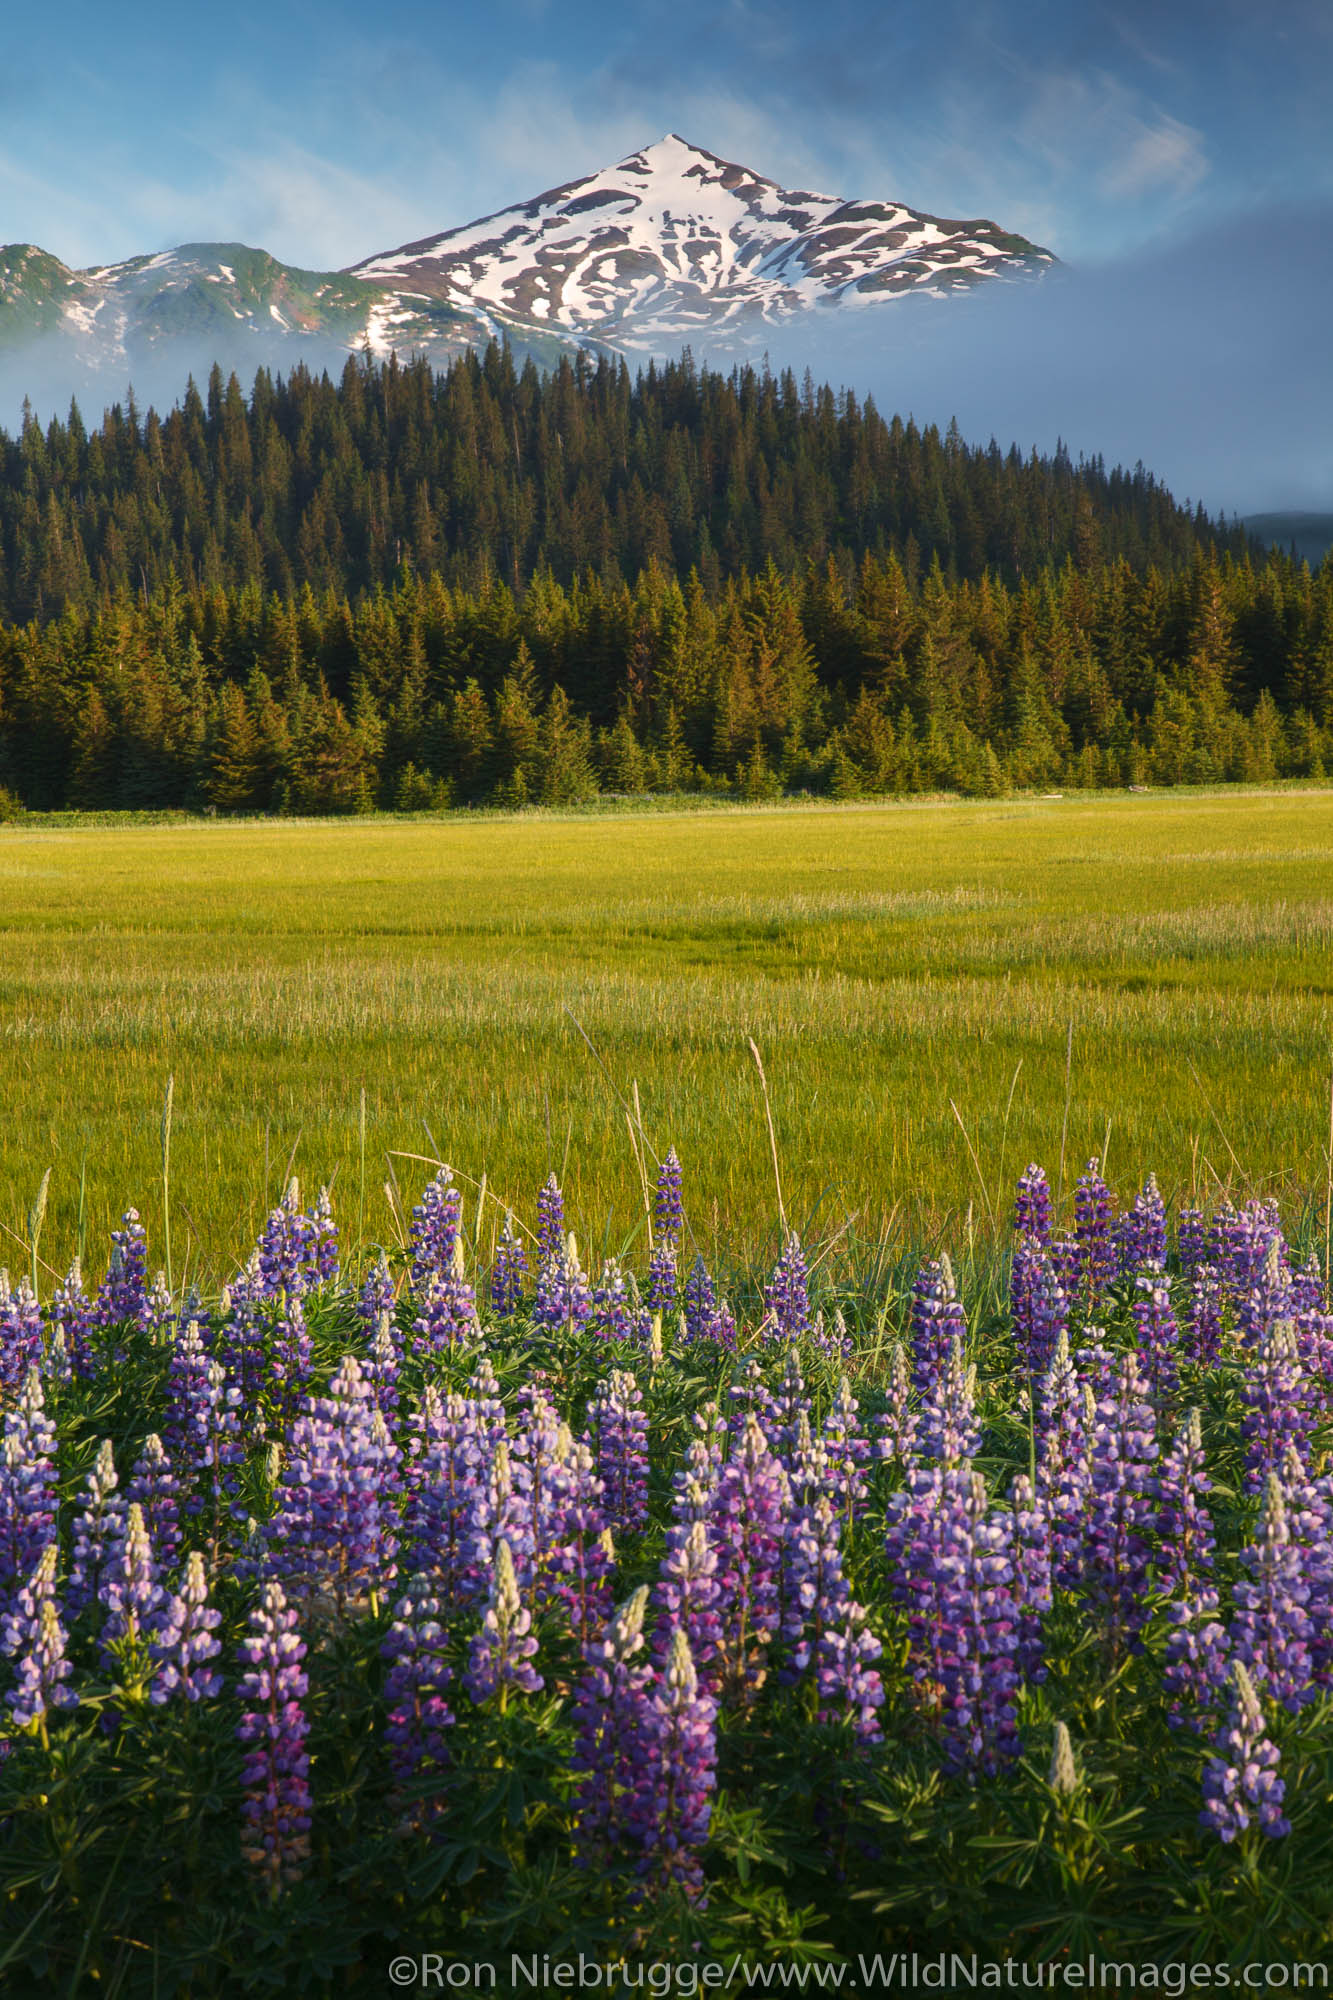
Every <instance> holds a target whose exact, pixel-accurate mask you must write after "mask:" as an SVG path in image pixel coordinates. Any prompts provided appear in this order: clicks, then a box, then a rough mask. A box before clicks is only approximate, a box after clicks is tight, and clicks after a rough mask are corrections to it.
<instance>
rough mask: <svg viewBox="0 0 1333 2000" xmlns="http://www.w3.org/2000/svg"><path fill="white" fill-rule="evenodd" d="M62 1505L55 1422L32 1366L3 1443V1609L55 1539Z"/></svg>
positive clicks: (0, 1524) (0, 1581)
mask: <svg viewBox="0 0 1333 2000" xmlns="http://www.w3.org/2000/svg"><path fill="white" fill-rule="evenodd" d="M56 1506H57V1498H56V1431H55V1425H54V1424H53V1423H52V1422H51V1419H50V1418H49V1417H48V1416H47V1414H46V1402H45V1394H44V1391H43V1388H42V1382H41V1377H40V1376H39V1375H38V1373H37V1370H36V1369H35V1368H30V1369H29V1370H28V1376H27V1380H26V1381H25V1382H24V1385H23V1389H22V1392H21V1393H20V1396H19V1399H18V1402H17V1403H16V1404H15V1406H14V1408H13V1409H12V1410H9V1411H7V1412H6V1413H5V1418H4V1437H3V1441H0V1612H3V1611H4V1610H5V1609H6V1608H7V1607H8V1605H9V1603H10V1601H11V1599H12V1597H13V1595H14V1592H15V1591H16V1590H17V1589H18V1588H19V1587H20V1585H21V1584H22V1583H23V1580H24V1578H25V1577H27V1576H28V1575H29V1574H30V1573H31V1571H32V1569H33V1567H34V1565H35V1564H36V1563H37V1561H38V1559H39V1558H40V1556H41V1553H42V1550H43V1549H44V1548H45V1547H46V1545H47V1543H48V1542H49V1541H50V1540H52V1538H53V1537H54V1535H55V1531H56Z"/></svg>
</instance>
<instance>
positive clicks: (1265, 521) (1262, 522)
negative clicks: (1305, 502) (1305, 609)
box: [1242, 513, 1333, 568]
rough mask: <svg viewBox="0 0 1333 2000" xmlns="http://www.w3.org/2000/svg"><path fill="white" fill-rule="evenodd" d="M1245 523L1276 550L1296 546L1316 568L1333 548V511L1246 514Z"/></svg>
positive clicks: (1298, 553)
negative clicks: (1331, 512)
mask: <svg viewBox="0 0 1333 2000" xmlns="http://www.w3.org/2000/svg"><path fill="white" fill-rule="evenodd" d="M1242 519H1243V522H1244V525H1245V527H1246V528H1248V529H1249V531H1250V533H1251V534H1252V535H1257V536H1258V538H1259V540H1260V541H1261V542H1265V543H1266V544H1267V545H1268V547H1269V548H1273V549H1294V550H1295V552H1296V554H1297V555H1298V556H1301V557H1303V558H1304V560H1305V561H1306V562H1308V563H1309V564H1310V566H1311V568H1313V567H1314V566H1315V564H1317V563H1321V562H1322V561H1323V560H1324V558H1325V556H1326V555H1327V554H1328V553H1329V551H1330V549H1333V514H1310V513H1289V514H1246V515H1244V516H1243V517H1242Z"/></svg>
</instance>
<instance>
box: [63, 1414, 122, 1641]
mask: <svg viewBox="0 0 1333 2000" xmlns="http://www.w3.org/2000/svg"><path fill="white" fill-rule="evenodd" d="M119 1483H120V1482H119V1479H118V1478H117V1475H116V1461H115V1457H114V1454H113V1453H112V1449H111V1440H110V1438H103V1440H102V1442H101V1444H100V1446H99V1447H98V1452H97V1458H96V1460H95V1462H94V1464H93V1468H92V1470H91V1472H90V1473H89V1474H88V1477H87V1479H86V1481H85V1482H84V1489H83V1494H82V1496H81V1498H80V1500H79V1503H78V1505H77V1506H76V1508H75V1511H74V1560H73V1562H72V1564H71V1566H70V1575H69V1587H68V1590H67V1592H66V1601H67V1603H68V1605H69V1611H70V1616H71V1617H77V1616H78V1614H79V1612H80V1611H82V1610H83V1609H84V1607H85V1606H86V1605H88V1604H91V1603H92V1602H93V1601H94V1600H95V1599H99V1598H100V1597H101V1594H102V1578H103V1573H104V1572H105V1571H106V1570H107V1568H108V1567H109V1565H110V1564H111V1563H112V1562H113V1561H114V1559H115V1552H116V1548H117V1546H118V1544H119V1542H120V1540H121V1537H122V1535H123V1533H124V1523H125V1501H124V1499H123V1497H122V1496H121V1495H120V1494H119V1493H117V1491H116V1488H117V1486H118V1485H119Z"/></svg>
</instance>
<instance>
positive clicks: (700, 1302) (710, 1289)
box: [682, 1257, 717, 1340]
mask: <svg viewBox="0 0 1333 2000" xmlns="http://www.w3.org/2000/svg"><path fill="white" fill-rule="evenodd" d="M682 1303H683V1305H684V1309H685V1328H686V1332H687V1333H688V1335H689V1337H690V1339H691V1340H701V1339H702V1338H703V1330H704V1327H705V1325H706V1324H707V1322H708V1320H709V1319H710V1318H711V1316H712V1314H713V1313H714V1311H715V1310H716V1307H717V1291H716V1289H715V1288H714V1285H713V1280H712V1279H711V1278H710V1277H709V1275H708V1266H707V1265H706V1264H705V1263H704V1260H703V1258H702V1257H696V1258H695V1260H694V1263H693V1266H692V1267H691V1270H690V1275H689V1277H688V1278H687V1279H686V1280H685V1289H684V1292H683V1293H682Z"/></svg>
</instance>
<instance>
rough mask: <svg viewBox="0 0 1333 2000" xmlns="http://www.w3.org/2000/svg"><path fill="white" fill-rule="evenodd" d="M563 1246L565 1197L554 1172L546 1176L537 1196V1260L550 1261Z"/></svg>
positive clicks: (541, 1262) (540, 1263)
mask: <svg viewBox="0 0 1333 2000" xmlns="http://www.w3.org/2000/svg"><path fill="white" fill-rule="evenodd" d="M564 1247H565V1197H564V1196H563V1194H561V1192H560V1183H559V1181H557V1179H556V1177H555V1175H554V1174H551V1175H549V1176H548V1177H547V1179H546V1181H545V1183H544V1185H543V1186H542V1188H541V1191H540V1192H539V1194H538V1196H537V1261H538V1264H539V1265H546V1264H549V1263H551V1262H552V1261H553V1260H554V1259H555V1258H557V1257H559V1256H560V1255H561V1253H562V1252H563V1250H564Z"/></svg>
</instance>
